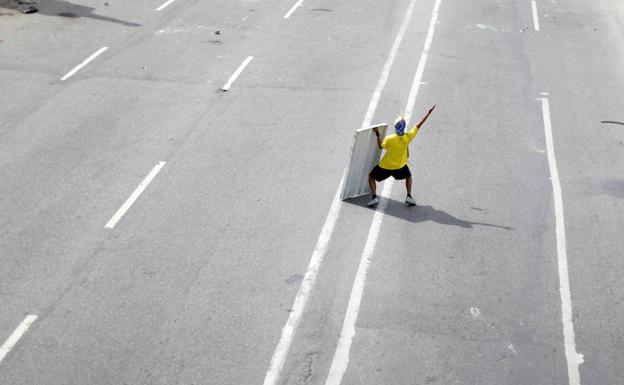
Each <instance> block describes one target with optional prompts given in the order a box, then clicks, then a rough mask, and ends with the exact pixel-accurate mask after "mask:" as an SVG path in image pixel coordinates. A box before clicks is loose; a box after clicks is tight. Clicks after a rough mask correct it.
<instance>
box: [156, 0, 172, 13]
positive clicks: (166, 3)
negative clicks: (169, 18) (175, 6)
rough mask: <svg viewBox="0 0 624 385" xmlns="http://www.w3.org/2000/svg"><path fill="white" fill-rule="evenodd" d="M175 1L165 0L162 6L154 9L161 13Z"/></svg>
mask: <svg viewBox="0 0 624 385" xmlns="http://www.w3.org/2000/svg"><path fill="white" fill-rule="evenodd" d="M174 1H175V0H167V1H166V2H165V3H164V4H163V5H161V6H160V7H158V8H156V10H157V11H162V10H163V9H165V7H167V6H168V5H169V4H171V3H173V2H174Z"/></svg>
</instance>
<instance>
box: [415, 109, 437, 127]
mask: <svg viewBox="0 0 624 385" xmlns="http://www.w3.org/2000/svg"><path fill="white" fill-rule="evenodd" d="M434 109H435V104H434V105H433V107H431V108H430V109H429V112H427V115H425V116H424V117H423V118H422V119H421V120H420V122H418V124H417V125H416V127H418V128H420V127H422V125H423V124H425V121H426V120H427V118H428V117H429V115H431V113H432V112H433V110H434Z"/></svg>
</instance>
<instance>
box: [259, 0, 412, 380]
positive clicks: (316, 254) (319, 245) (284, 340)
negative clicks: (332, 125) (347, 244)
mask: <svg viewBox="0 0 624 385" xmlns="http://www.w3.org/2000/svg"><path fill="white" fill-rule="evenodd" d="M416 1H417V0H411V1H410V4H409V7H408V8H407V11H406V12H405V17H404V18H403V22H402V23H401V26H400V28H399V31H398V32H397V35H396V37H395V39H394V43H393V44H392V48H390V53H389V54H388V58H387V59H386V62H385V64H384V67H383V69H382V71H381V75H380V77H379V80H378V81H377V85H376V86H375V90H374V91H373V96H372V97H371V100H370V103H369V104H368V109H367V110H366V114H365V115H364V120H363V122H362V127H368V126H370V124H371V121H372V120H373V116H374V115H375V111H376V110H377V105H378V104H379V98H380V96H381V93H382V92H383V89H384V88H385V86H386V83H387V82H388V76H389V75H390V70H391V69H392V65H393V64H394V60H395V58H396V56H397V53H398V52H399V48H400V47H401V42H402V41H403V37H404V35H405V31H406V30H407V26H408V24H409V21H410V19H411V17H412V13H413V11H414V7H415V5H416ZM344 178H345V174H344V173H343V175H342V178H341V180H340V183H339V185H338V189H337V190H336V194H334V199H333V200H332V203H331V207H330V209H329V213H327V217H326V218H325V223H324V224H323V228H322V230H321V234H320V235H319V237H318V240H317V241H316V245H315V246H314V251H313V252H312V257H311V258H310V262H309V264H308V268H307V270H306V273H305V275H304V277H303V281H302V282H301V286H300V287H299V291H298V292H297V296H296V297H295V301H294V303H293V305H292V311H291V312H290V314H289V315H288V320H287V321H286V324H285V325H284V327H283V328H282V334H281V336H280V340H279V342H278V344H277V347H276V348H275V351H274V352H273V356H272V357H271V363H270V365H269V370H268V371H267V373H266V376H265V378H264V383H263V384H264V385H276V384H277V382H278V381H279V377H280V375H281V372H282V369H283V368H284V363H285V362H286V358H287V357H288V352H289V351H290V346H291V345H292V341H293V338H294V334H295V331H296V330H297V328H298V327H299V323H300V322H301V317H302V315H303V311H304V309H305V307H306V304H307V302H308V298H309V297H310V294H311V292H312V289H313V287H314V284H315V283H316V278H317V276H318V272H319V268H320V266H321V264H322V262H323V258H324V257H325V253H326V252H327V246H328V245H329V241H330V240H331V237H332V234H333V232H334V227H335V225H336V221H337V219H338V215H339V214H340V208H341V207H342V201H341V200H340V192H341V191H342V184H343V183H344Z"/></svg>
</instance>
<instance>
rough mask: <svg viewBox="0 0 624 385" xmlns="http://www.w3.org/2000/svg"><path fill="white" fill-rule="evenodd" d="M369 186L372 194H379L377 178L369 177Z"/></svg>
mask: <svg viewBox="0 0 624 385" xmlns="http://www.w3.org/2000/svg"><path fill="white" fill-rule="evenodd" d="M368 187H370V190H371V194H373V195H376V194H377V184H376V183H375V179H374V178H371V177H370V176H369V177H368Z"/></svg>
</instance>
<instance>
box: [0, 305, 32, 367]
mask: <svg viewBox="0 0 624 385" xmlns="http://www.w3.org/2000/svg"><path fill="white" fill-rule="evenodd" d="M36 320H37V316H36V315H33V314H31V315H29V316H27V317H26V318H24V320H23V321H22V323H21V324H19V326H18V327H17V329H15V331H14V332H13V334H11V335H10V336H9V338H8V339H7V340H6V341H5V342H4V344H2V346H0V362H2V360H4V357H6V356H7V354H9V353H10V352H11V350H12V349H13V347H15V344H17V341H19V340H20V338H22V336H23V335H24V333H26V331H28V328H30V326H31V325H32V324H33V323H34V322H35V321H36Z"/></svg>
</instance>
